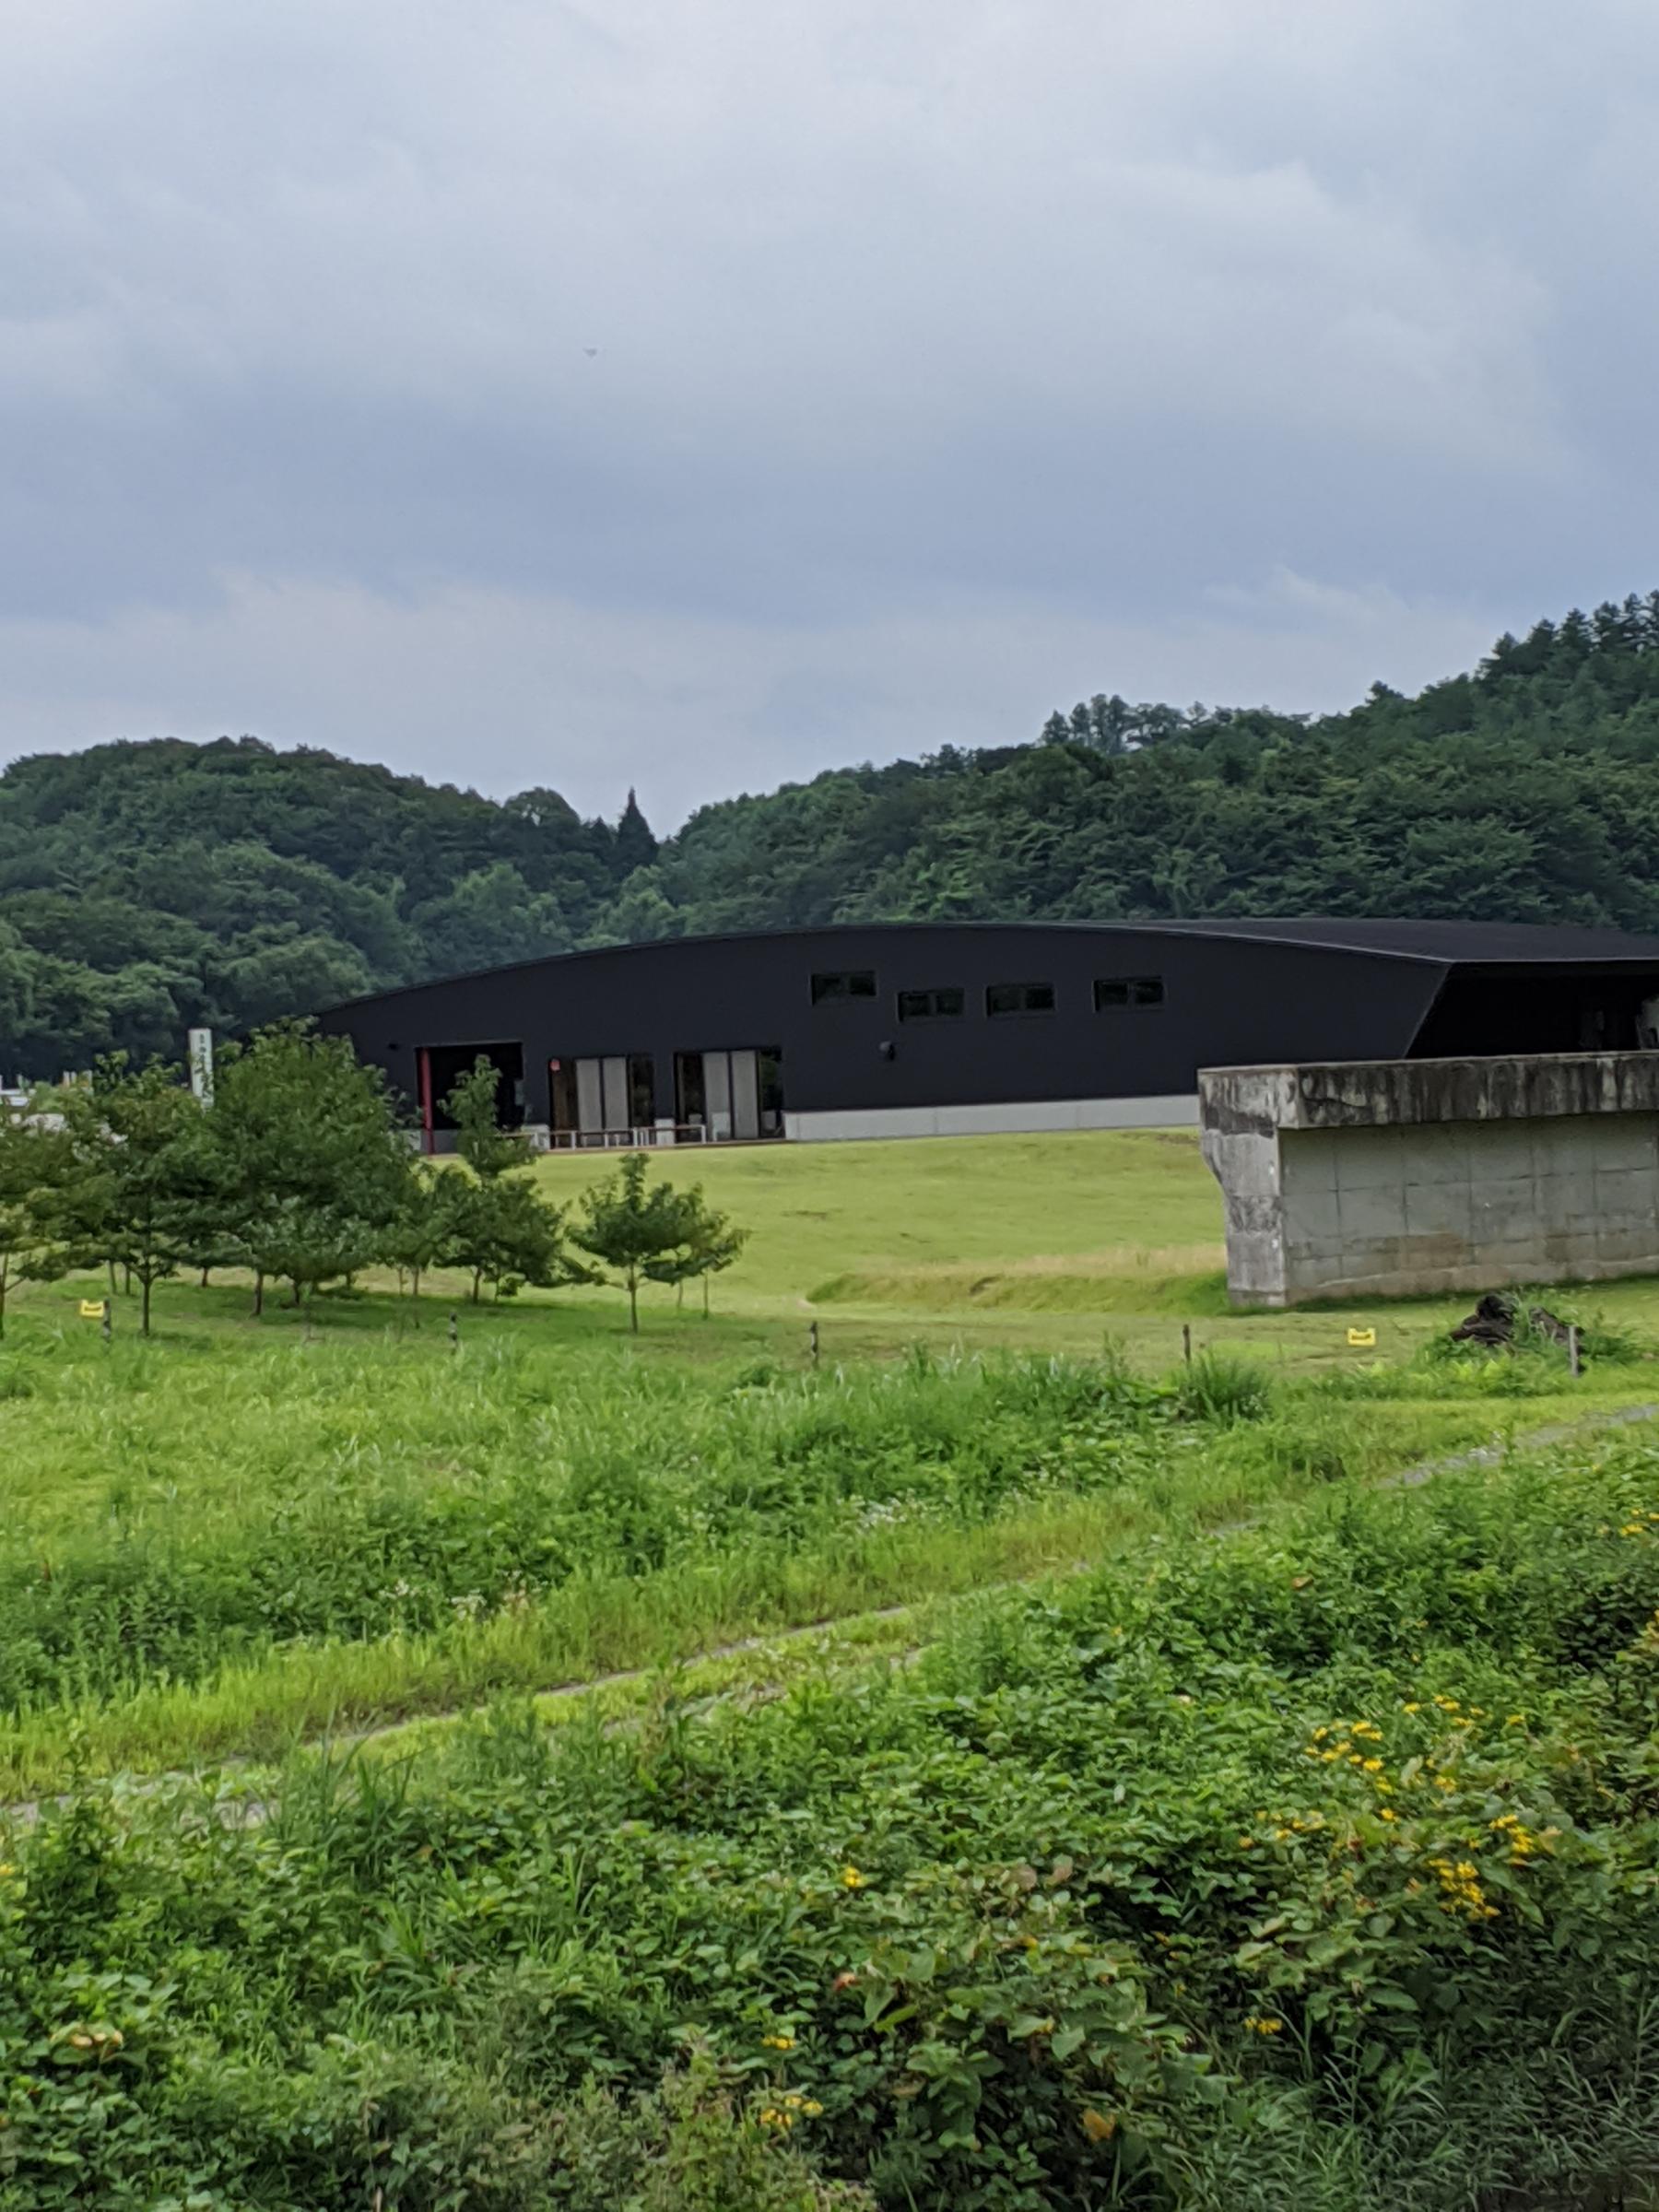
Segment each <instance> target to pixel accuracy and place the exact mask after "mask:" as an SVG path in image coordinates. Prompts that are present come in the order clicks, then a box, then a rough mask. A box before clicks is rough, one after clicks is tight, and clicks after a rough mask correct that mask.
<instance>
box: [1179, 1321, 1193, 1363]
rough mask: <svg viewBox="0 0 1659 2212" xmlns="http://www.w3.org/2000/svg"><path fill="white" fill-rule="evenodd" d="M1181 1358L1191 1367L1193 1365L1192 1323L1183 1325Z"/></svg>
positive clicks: (1184, 1322)
mask: <svg viewBox="0 0 1659 2212" xmlns="http://www.w3.org/2000/svg"><path fill="white" fill-rule="evenodd" d="M1181 1356H1182V1359H1184V1360H1185V1361H1186V1363H1187V1365H1188V1366H1189V1367H1191V1366H1192V1364H1193V1324H1192V1323H1191V1322H1190V1321H1183V1322H1182V1324H1181Z"/></svg>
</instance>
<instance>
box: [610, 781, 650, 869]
mask: <svg viewBox="0 0 1659 2212" xmlns="http://www.w3.org/2000/svg"><path fill="white" fill-rule="evenodd" d="M656 856H657V841H656V839H655V838H654V837H653V835H652V832H651V825H650V823H649V822H648V821H647V820H646V819H645V817H644V816H643V815H642V814H641V812H640V802H639V800H638V799H637V798H636V797H635V796H634V794H633V793H632V792H631V791H630V792H629V794H628V804H627V806H624V807H623V809H622V818H621V819H620V820H619V821H618V824H617V866H618V874H619V875H621V876H624V877H628V876H631V875H632V874H633V872H634V870H635V869H636V868H648V867H649V866H650V865H651V864H652V862H653V860H654V859H655V858H656Z"/></svg>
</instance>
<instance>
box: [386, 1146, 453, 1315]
mask: <svg viewBox="0 0 1659 2212" xmlns="http://www.w3.org/2000/svg"><path fill="white" fill-rule="evenodd" d="M468 1189H469V1186H468V1184H467V1183H466V1182H465V1181H464V1180H463V1178H462V1177H460V1176H458V1175H453V1174H450V1173H446V1172H445V1171H443V1170H441V1169H435V1168H430V1167H429V1166H428V1165H427V1164H426V1163H425V1162H424V1161H417V1162H416V1163H415V1166H414V1167H413V1169H412V1171H411V1172H410V1175H409V1178H408V1181H407V1182H406V1184H405V1186H404V1190H403V1195H402V1199H401V1201H400V1203H399V1206H398V1209H397V1212H396V1214H395V1215H394V1217H393V1219H392V1221H391V1222H390V1224H389V1225H388V1227H387V1230H386V1232H385V1235H384V1238H383V1240H382V1251H381V1257H382V1259H384V1260H385V1261H387V1263H388V1264H389V1265H392V1266H394V1267H395V1268H396V1270H397V1273H398V1277H399V1279H400V1281H401V1278H402V1277H405V1276H407V1277H408V1278H409V1288H410V1295H411V1297H412V1298H413V1299H414V1300H415V1301H416V1303H417V1305H418V1303H419V1300H420V1284H421V1278H422V1277H424V1276H425V1275H426V1274H427V1273H428V1271H429V1269H431V1268H433V1267H441V1266H444V1265H450V1264H452V1263H453V1260H454V1255H455V1253H456V1252H457V1250H458V1248H459V1246H460V1244H461V1242H462V1227H461V1219H460V1217H461V1214H462V1212H463V1210H464V1203H465V1198H466V1195H467V1193H468ZM417 1325H418V1322H417Z"/></svg>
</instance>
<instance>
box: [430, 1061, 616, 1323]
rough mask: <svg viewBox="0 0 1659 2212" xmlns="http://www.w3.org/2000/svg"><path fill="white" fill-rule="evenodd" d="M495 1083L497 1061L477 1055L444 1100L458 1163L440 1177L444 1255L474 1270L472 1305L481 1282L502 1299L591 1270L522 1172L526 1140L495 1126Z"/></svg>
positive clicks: (587, 1278) (578, 1278) (587, 1277)
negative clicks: (444, 1189)
mask: <svg viewBox="0 0 1659 2212" xmlns="http://www.w3.org/2000/svg"><path fill="white" fill-rule="evenodd" d="M499 1088H500V1075H499V1074H498V1072H497V1069H496V1066H495V1064H494V1062H493V1061H490V1060H487V1059H486V1058H485V1057H484V1055H483V1053H479V1055H478V1057H477V1059H476V1060H475V1061H474V1062H473V1064H472V1065H471V1067H470V1068H468V1070H467V1071H466V1073H465V1075H464V1076H463V1077H460V1079H459V1080H458V1081H457V1082H456V1084H455V1085H454V1087H453V1089H452V1090H451V1091H450V1093H449V1095H448V1097H447V1098H446V1099H445V1100H444V1101H443V1110H444V1112H446V1113H447V1114H448V1115H449V1117H450V1119H451V1121H453V1123H454V1124H455V1131H456V1135H455V1150H456V1151H457V1153H459V1155H460V1158H461V1162H462V1164H461V1167H460V1168H459V1169H452V1170H451V1171H449V1172H448V1173H447V1174H441V1175H440V1176H439V1178H438V1181H439V1182H441V1183H447V1184H448V1185H449V1191H448V1193H447V1194H446V1196H445V1199H444V1200H443V1205H444V1206H445V1207H446V1208H447V1216H448V1223H449V1231H450V1233H449V1240H448V1243H447V1246H446V1248H445V1250H444V1253H443V1257H444V1260H445V1262H446V1264H447V1265H451V1266H456V1267H465V1269H466V1270H467V1271H468V1273H469V1274H470V1275H471V1277H472V1278H473V1279H472V1298H473V1303H474V1304H475V1305H477V1302H478V1300H479V1299H480V1298H481V1297H482V1295H483V1290H484V1285H485V1284H486V1283H488V1285H489V1287H490V1288H491V1289H492V1290H493V1291H494V1293H495V1295H496V1296H497V1297H498V1298H499V1297H500V1294H501V1291H502V1289H503V1288H505V1287H507V1286H512V1288H516V1287H517V1285H518V1284H519V1283H534V1284H535V1286H536V1288H538V1289H542V1290H551V1289H556V1288H558V1287H559V1285H560V1284H561V1283H573V1282H591V1281H592V1280H593V1276H592V1272H591V1270H589V1269H588V1268H586V1267H583V1266H582V1265H579V1264H578V1263H577V1262H575V1261H573V1260H571V1257H570V1255H569V1254H568V1253H566V1251H565V1249H564V1214H563V1211H562V1209H561V1208H560V1207H559V1206H553V1205H550V1204H549V1203H548V1201H547V1199H545V1198H544V1197H543V1196H542V1195H541V1194H540V1192H539V1191H537V1189H536V1188H535V1183H534V1182H532V1181H531V1179H530V1176H529V1174H528V1173H527V1172H525V1170H527V1169H528V1167H529V1161H528V1159H526V1156H525V1153H524V1147H523V1145H521V1144H520V1143H519V1142H518V1140H517V1139H516V1138H515V1137H512V1136H508V1135H504V1134H503V1132H502V1131H501V1130H500V1128H498V1127H497V1125H496V1094H497V1091H498V1089H499ZM515 1171H517V1172H515Z"/></svg>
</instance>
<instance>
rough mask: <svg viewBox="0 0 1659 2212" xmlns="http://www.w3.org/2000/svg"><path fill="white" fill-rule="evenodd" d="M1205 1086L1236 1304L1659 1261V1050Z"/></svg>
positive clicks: (1582, 1274)
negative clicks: (1224, 1214)
mask: <svg viewBox="0 0 1659 2212" xmlns="http://www.w3.org/2000/svg"><path fill="white" fill-rule="evenodd" d="M1199 1085H1200V1090H1199V1097H1200V1122H1201V1125H1202V1128H1203V1142H1204V1153H1205V1158H1206V1159H1207V1160H1208V1162H1209V1164H1210V1167H1211V1168H1212V1170H1213V1171H1214V1172H1215V1173H1216V1175H1217V1177H1218V1180H1219V1182H1220V1183H1221V1188H1222V1194H1223V1199H1224V1202H1225V1205H1226V1209H1227V1253H1228V1288H1229V1291H1230V1295H1231V1297H1232V1299H1233V1301H1234V1303H1235V1304H1240V1305H1256V1306H1288V1305H1296V1304H1300V1303H1301V1302H1302V1301H1304V1300H1309V1299H1318V1298H1329V1299H1336V1298H1353V1297H1359V1296H1406V1295H1410V1294H1414V1293H1422V1292H1434V1291H1445V1290H1487V1289H1495V1288H1502V1287H1503V1286H1504V1285H1505V1284H1509V1283H1523V1282H1559V1281H1594V1280H1598V1279H1602V1278H1605V1277H1611V1276H1619V1275H1641V1274H1659V1053H1574V1054H1571V1055H1560V1056H1553V1057H1550V1058H1547V1059H1532V1060H1476V1061H1466V1060H1463V1061H1394V1062H1383V1063H1378V1064H1372V1063H1361V1064H1350V1065H1335V1066H1326V1067H1307V1068H1294V1067H1287V1068H1225V1069H1211V1070H1206V1072H1205V1073H1204V1074H1203V1075H1202V1076H1201V1077H1199Z"/></svg>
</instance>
